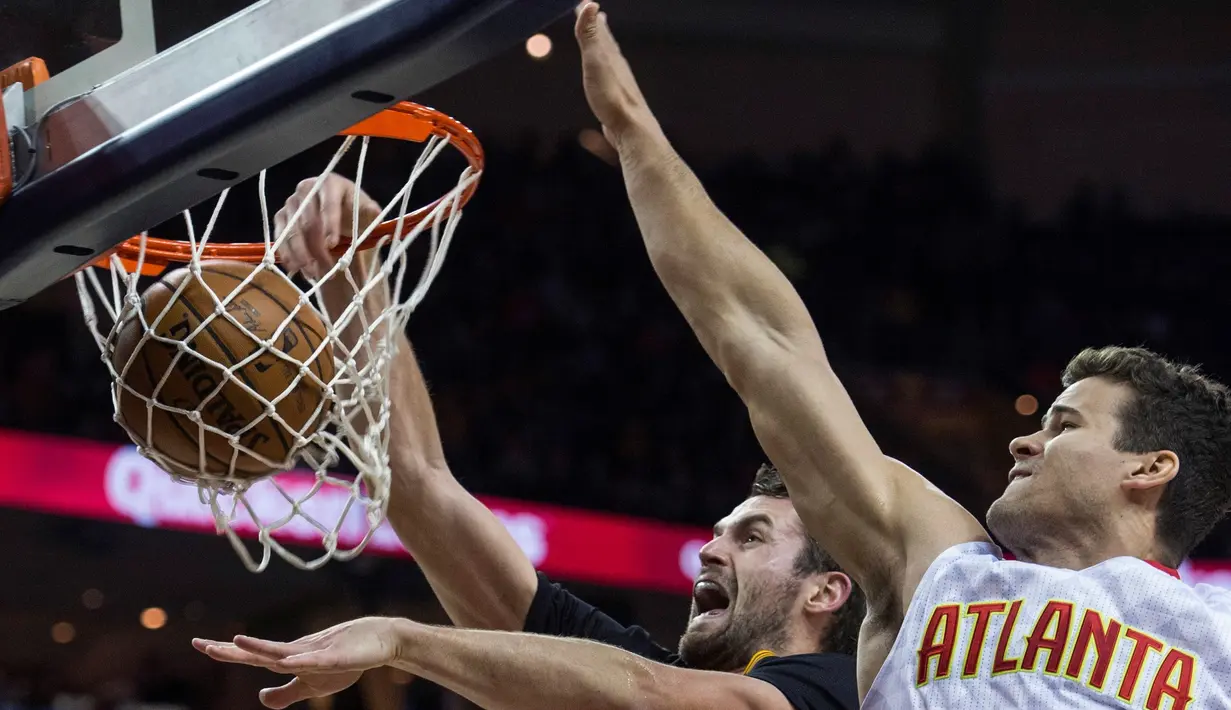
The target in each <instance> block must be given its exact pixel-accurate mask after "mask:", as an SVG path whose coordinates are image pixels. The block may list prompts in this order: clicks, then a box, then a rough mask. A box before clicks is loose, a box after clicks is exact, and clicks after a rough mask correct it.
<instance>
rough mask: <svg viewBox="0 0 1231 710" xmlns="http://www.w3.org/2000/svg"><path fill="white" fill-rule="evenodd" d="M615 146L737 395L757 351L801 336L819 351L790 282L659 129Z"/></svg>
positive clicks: (643, 217)
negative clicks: (770, 343)
mask: <svg viewBox="0 0 1231 710" xmlns="http://www.w3.org/2000/svg"><path fill="white" fill-rule="evenodd" d="M616 144H617V147H618V150H619V154H620V162H621V166H622V168H623V172H624V179H625V185H626V187H627V189H628V195H629V199H630V201H631V203H632V206H633V211H634V213H635V214H636V217H637V223H638V226H639V227H640V229H641V234H642V237H643V238H644V240H645V246H646V251H647V252H648V253H649V256H650V260H651V262H652V263H653V265H654V269H655V271H656V272H657V273H658V275H659V278H660V279H661V280H662V282H663V285H664V286H665V287H666V289H667V291H668V293H669V294H670V295H671V297H672V299H673V300H674V301H675V303H676V304H677V306H678V307H679V308H680V310H681V312H682V313H683V314H684V317H685V318H686V319H687V320H688V322H689V324H690V325H691V326H692V328H693V330H694V331H696V333H697V336H698V338H700V340H701V343H702V345H703V346H705V348H706V350H707V352H709V354H710V356H711V357H712V358H713V359H714V360H715V362H716V364H717V365H718V366H719V367H720V368H721V369H722V370H723V371H724V373H725V374H727V376H728V378H733V384H737V389H739V387H738V382H739V381H740V380H741V379H743V378H742V377H741V375H743V374H745V373H744V370H745V368H746V367H747V366H748V365H749V364H750V363H749V362H748V361H749V359H750V358H751V355H750V352H751V348H752V347H755V346H760V345H763V344H764V343H765V341H766V340H772V341H773V342H776V343H778V344H781V345H785V346H789V345H790V344H791V342H790V341H791V339H793V338H797V337H799V338H806V339H807V340H808V341H809V344H810V345H816V346H819V341H818V340H817V336H816V331H815V328H814V327H813V325H812V320H811V318H810V317H809V315H808V313H807V310H806V308H805V307H804V304H803V302H802V301H801V300H800V298H799V296H798V295H797V294H796V293H795V290H794V289H793V288H792V287H791V284H790V282H789V281H788V280H787V279H786V277H785V276H784V275H783V274H782V272H781V271H780V270H779V269H778V268H777V267H776V266H775V265H774V264H773V262H772V261H770V259H769V258H768V257H766V256H765V254H764V253H762V252H761V250H760V249H758V248H757V247H756V245H754V244H753V243H752V242H751V241H749V240H748V238H747V237H745V236H744V234H743V233H742V232H740V230H739V229H738V228H737V227H736V226H735V225H734V224H732V223H731V221H730V220H728V219H727V218H726V216H725V215H724V214H723V213H722V212H721V211H720V210H719V209H718V207H717V206H716V205H715V204H714V203H713V201H712V200H711V199H710V198H709V196H708V195H707V194H706V192H705V189H704V187H703V186H702V185H701V183H700V181H699V180H698V179H697V177H696V175H694V174H693V172H692V171H691V170H690V169H689V168H688V166H687V165H685V164H684V162H683V160H682V159H681V158H680V157H679V156H678V155H677V154H676V152H675V151H674V149H672V147H671V146H670V144H669V143H668V142H667V139H666V137H665V136H664V135H663V134H662V132H661V131H660V130H659V129H658V128H657V126H655V125H644V124H641V125H634V126H632V127H630V128H628V129H626V130H625V131H624V132H623V133H622V134H621V135H620V137H619V139H618V140H617V141H616Z"/></svg>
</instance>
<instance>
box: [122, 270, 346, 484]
mask: <svg viewBox="0 0 1231 710" xmlns="http://www.w3.org/2000/svg"><path fill="white" fill-rule="evenodd" d="M255 268H257V267H256V266H254V265H252V264H247V263H243V262H235V261H203V262H201V277H200V279H197V278H195V277H193V276H192V273H191V272H190V271H189V270H188V269H187V268H182V269H177V270H175V271H172V272H170V273H168V274H167V275H166V276H164V277H163V278H162V279H161V280H160V281H159V282H158V283H155V284H154V285H153V286H151V287H150V288H149V289H147V290H146V291H145V293H144V294H142V296H141V302H142V309H143V311H144V313H145V322H146V323H149V324H153V323H154V319H155V318H157V317H158V315H159V313H162V311H163V309H164V308H166V306H167V303H168V301H170V300H171V298H172V296H173V295H174V294H175V290H176V288H178V287H179V284H180V283H181V282H183V281H184V280H186V279H188V280H189V283H188V285H187V286H186V287H185V288H184V290H183V292H181V293H180V295H179V297H178V298H176V299H175V301H174V303H172V305H171V307H170V308H169V309H168V310H167V312H166V314H165V315H163V317H162V318H161V320H159V322H158V323H157V325H156V326H155V325H152V327H151V330H152V331H153V333H154V334H156V335H159V336H162V337H165V338H170V339H172V340H176V341H183V340H184V339H185V338H187V337H188V336H189V335H190V334H191V333H192V332H193V331H194V330H195V329H196V328H197V327H198V326H199V325H200V324H201V322H202V321H203V320H205V319H209V316H210V315H211V314H213V313H214V309H215V304H214V298H213V297H212V296H211V295H210V294H209V293H208V292H207V291H206V289H209V291H213V292H214V294H216V295H217V297H218V300H222V299H225V298H226V297H227V296H229V295H230V294H231V292H233V291H235V289H236V288H237V287H238V286H239V285H240V283H241V282H242V281H243V280H244V279H245V278H247V277H248V275H249V274H251V273H252V271H253V269H255ZM298 302H299V291H298V290H297V289H296V288H295V287H294V286H293V285H291V284H290V283H288V282H287V281H286V280H285V279H283V278H282V277H281V276H280V275H279V274H276V273H273V272H271V271H269V270H268V269H261V270H260V271H259V272H258V273H257V275H256V277H255V278H254V279H253V280H252V281H251V282H250V283H249V284H248V285H247V286H245V287H244V289H243V291H242V292H240V293H239V294H238V295H237V296H236V297H235V298H234V299H232V300H231V301H230V302H229V303H228V304H227V306H226V309H227V312H228V313H229V314H230V315H232V316H233V317H234V318H235V320H236V321H238V322H239V323H240V324H242V325H243V328H238V327H236V326H235V325H234V324H232V323H231V322H230V321H229V320H227V319H226V318H223V317H221V316H214V317H213V318H212V319H209V324H208V325H206V327H205V328H203V329H202V330H201V332H200V333H199V334H197V335H196V337H194V338H192V340H191V341H190V342H189V343H188V346H189V347H190V348H191V349H192V350H194V351H196V352H197V353H199V354H200V355H202V356H204V358H205V360H208V361H212V362H217V363H223V364H224V365H225V366H230V365H233V364H235V363H237V362H240V361H242V360H244V359H245V358H247V357H249V356H250V355H252V353H253V352H254V351H256V350H258V349H260V348H261V346H260V344H259V343H258V341H257V340H256V338H260V339H261V340H266V339H269V338H270V337H271V336H272V335H273V333H274V331H275V330H276V329H277V327H278V326H279V325H280V324H281V323H282V321H284V320H286V317H287V314H288V313H290V312H291V310H292V309H294V308H295V305H296V304H297V303H298ZM325 332H326V330H325V325H324V323H322V322H321V318H320V315H319V314H318V313H317V312H316V310H315V309H313V308H311V307H309V306H307V305H304V306H301V307H300V308H299V310H298V311H296V312H295V317H294V318H293V320H292V321H291V323H290V324H288V325H287V327H286V328H284V329H283V331H282V333H281V334H280V335H279V338H278V341H277V342H276V343H274V345H275V347H276V348H277V349H278V350H280V351H281V352H283V353H285V354H286V355H289V356H290V357H291V358H292V359H294V360H295V361H296V362H298V363H308V365H309V367H310V369H311V370H312V372H314V373H315V374H316V376H317V377H319V378H320V379H321V381H323V382H329V381H330V380H331V379H332V378H333V375H334V364H333V347H332V344H329V343H327V344H326V346H325V349H324V350H322V352H321V354H320V355H319V356H318V357H316V358H314V359H311V360H310V358H312V353H313V352H314V351H315V350H316V348H317V347H319V346H320V343H321V341H322V340H323V339H324V337H325ZM142 334H143V326H142V324H141V321H140V320H139V319H137V318H136V317H135V315H134V317H132V318H131V319H129V320H128V321H127V322H126V323H125V324H124V325H123V326H122V327H121V329H120V332H119V333H118V334H117V337H116V340H115V349H114V351H113V353H112V363H113V365H114V366H115V368H116V372H117V373H123V368H124V365H125V363H127V362H128V360H129V357H130V356H131V357H133V362H132V365H131V366H130V367H129V368H128V372H127V373H123V379H124V382H126V383H127V384H128V386H129V387H131V388H132V389H133V390H135V391H136V392H138V393H140V394H141V395H142V396H143V397H146V398H149V399H155V397H154V389H155V387H157V385H158V383H159V382H160V381H161V380H162V378H163V375H164V374H165V373H166V372H167V369H168V368H170V367H171V366H172V360H173V359H174V356H175V353H176V351H177V348H176V346H174V345H171V344H168V343H162V342H158V341H156V340H153V339H152V338H151V339H150V340H147V341H146V342H145V343H144V344H143V345H141V348H140V350H139V351H138V352H136V353H135V354H134V353H133V350H134V348H135V347H136V345H137V343H139V342H140V340H141V335H142ZM254 336H256V337H255V338H254ZM205 360H202V359H201V358H199V357H194V356H193V355H191V354H188V353H185V354H184V355H182V356H181V357H180V358H179V360H177V361H175V364H174V368H173V369H172V372H171V374H170V375H167V379H166V382H165V383H164V384H163V386H162V388H161V389H160V390H159V392H158V396H157V398H156V399H157V401H158V402H160V403H163V404H167V405H170V406H174V407H179V408H181V409H185V410H188V411H192V410H198V411H200V413H201V420H202V422H204V423H206V424H210V425H213V426H215V427H217V428H218V429H221V430H222V431H225V432H228V433H231V434H234V433H237V432H238V431H239V430H240V429H243V428H244V427H246V426H247V425H248V424H250V423H251V422H252V421H254V420H257V421H258V423H257V424H256V425H255V426H253V427H252V428H250V429H248V430H247V431H245V432H244V433H243V434H242V435H240V443H242V444H243V445H244V446H246V447H248V448H249V449H251V450H252V451H254V452H257V453H259V454H260V455H262V456H264V457H266V458H268V459H269V460H271V461H275V462H277V461H283V460H285V459H286V457H287V455H288V454H289V452H290V450H291V448H292V447H293V446H294V442H295V439H294V437H293V436H292V435H291V432H290V431H288V430H287V427H284V426H283V425H282V424H280V423H279V422H278V421H277V420H276V419H274V418H272V417H270V416H269V415H268V414H267V412H266V405H265V402H262V401H260V400H258V399H257V398H255V397H253V396H252V395H250V394H249V393H248V392H246V391H245V390H244V389H243V388H242V387H241V386H240V385H239V384H238V383H236V382H235V381H233V380H230V381H227V382H226V384H224V385H223V386H222V388H221V389H218V384H219V383H220V382H222V381H223V380H224V379H225V378H226V373H225V372H224V370H223V368H222V367H219V366H217V365H214V364H211V363H210V362H206V361H205ZM297 374H298V367H297V366H296V365H295V364H292V363H290V362H288V361H286V360H284V359H282V358H280V357H278V356H277V355H275V354H273V353H272V352H269V351H266V352H263V353H262V354H261V355H259V356H258V357H257V358H256V359H254V360H252V361H251V362H249V363H247V364H246V365H244V366H243V367H241V368H240V369H238V370H236V371H235V377H236V378H237V379H239V380H240V381H242V382H243V383H244V384H246V385H247V386H248V387H250V388H252V390H253V391H255V392H257V393H258V394H259V395H261V397H263V398H264V399H265V401H267V402H268V401H273V400H274V399H275V398H276V397H278V396H279V395H281V394H282V393H283V392H285V391H286V390H287V389H288V388H289V387H290V386H291V383H292V382H293V381H294V379H295V376H296V375H297ZM215 390H217V392H216V393H215ZM324 394H325V393H324V390H323V388H322V387H321V386H320V385H318V384H317V383H316V382H315V381H313V380H312V379H310V378H308V377H306V376H305V377H304V378H303V379H301V380H300V381H299V383H298V384H296V385H295V386H294V387H293V388H292V391H291V392H290V394H288V395H287V396H286V397H284V398H283V399H281V400H280V401H279V402H278V403H277V405H276V411H277V412H278V415H279V416H280V417H281V418H282V420H283V421H285V422H286V424H287V425H288V426H289V427H290V428H292V429H293V430H295V431H298V432H301V433H302V434H303V435H304V436H311V435H312V434H313V433H314V432H315V431H316V429H317V428H318V427H319V426H320V423H321V421H322V420H323V419H324V418H325V414H326V413H327V412H328V408H329V403H328V402H326V404H325V406H324V407H321V409H320V414H319V415H318V414H317V408H318V406H319V405H320V403H321V399H322V398H323V397H324ZM118 412H119V416H120V418H121V420H122V421H123V423H124V424H125V425H127V427H128V428H129V430H130V431H131V432H132V433H133V434H134V435H135V436H136V438H137V443H139V444H141V445H143V446H145V447H147V448H150V449H153V450H155V451H157V452H159V453H160V454H162V455H163V456H164V457H165V458H167V459H170V462H169V463H171V464H172V465H171V468H172V472H173V473H176V474H179V475H183V476H186V477H194V476H196V475H198V469H199V468H200V464H199V462H200V460H201V454H202V453H204V471H205V473H208V474H211V475H215V476H223V475H228V472H229V471H230V463H231V457H232V455H235V457H236V458H235V470H234V472H233V473H232V474H230V475H232V476H234V477H237V478H256V477H260V476H264V475H267V474H269V473H273V472H275V470H276V469H274V468H272V467H270V466H269V465H267V464H266V463H264V462H262V461H261V460H260V459H257V458H256V457H254V456H251V455H249V454H247V453H244V452H242V451H239V452H238V453H237V454H236V453H235V449H234V447H232V446H231V443H230V442H229V441H228V439H227V438H226V437H223V436H221V435H219V434H216V433H214V432H211V431H208V430H204V431H203V430H202V428H201V427H199V426H198V425H197V424H196V423H194V422H193V421H192V420H191V419H189V418H188V417H187V416H185V415H183V414H179V413H177V412H170V411H167V410H165V409H160V408H158V407H154V408H153V410H152V411H151V412H149V414H147V406H146V403H145V400H143V399H142V398H141V397H138V396H135V395H133V394H132V393H131V392H129V391H128V390H126V389H124V388H120V392H119V407H118ZM314 415H316V416H314ZM147 421H148V424H149V425H150V426H149V428H148V429H147ZM202 435H203V436H202Z"/></svg>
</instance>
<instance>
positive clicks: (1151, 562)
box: [1144, 560, 1180, 579]
mask: <svg viewBox="0 0 1231 710" xmlns="http://www.w3.org/2000/svg"><path fill="white" fill-rule="evenodd" d="M1144 562H1145V563H1146V564H1147V565H1150V566H1151V567H1153V568H1154V569H1156V570H1158V571H1159V572H1166V573H1167V574H1169V575H1171V576H1172V577H1175V578H1176V579H1179V578H1180V571H1179V570H1176V569H1172V568H1170V567H1168V566H1167V565H1165V564H1163V563H1161V562H1155V561H1154V560H1144Z"/></svg>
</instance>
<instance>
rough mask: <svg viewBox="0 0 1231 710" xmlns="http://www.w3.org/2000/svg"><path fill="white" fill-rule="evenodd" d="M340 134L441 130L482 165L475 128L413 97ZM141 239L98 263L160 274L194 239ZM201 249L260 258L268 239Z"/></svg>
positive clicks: (420, 138)
mask: <svg viewBox="0 0 1231 710" xmlns="http://www.w3.org/2000/svg"><path fill="white" fill-rule="evenodd" d="M338 135H343V136H359V137H363V136H368V137H372V138H392V139H396V140H404V141H412V142H415V143H422V142H424V141H426V140H427V139H428V138H430V137H431V136H433V135H435V136H440V137H441V138H444V139H446V140H448V141H449V143H450V145H452V146H453V147H454V148H456V149H457V150H459V151H461V153H462V154H463V155H465V156H466V161H467V162H468V163H469V164H470V168H471V169H472V170H474V171H475V172H476V173H481V172H482V170H483V164H484V155H483V146H482V145H481V144H480V143H479V140H478V138H476V137H475V135H474V132H473V131H471V130H470V129H469V128H467V127H466V126H464V125H463V124H462V123H461V122H460V121H458V120H457V119H455V118H452V117H451V116H446V115H445V114H443V113H441V112H440V111H437V110H436V109H434V108H428V107H427V106H421V105H419V104H416V103H411V102H410V101H402V102H400V103H398V104H396V105H394V106H392V107H390V108H387V109H385V110H384V111H381V112H380V113H378V114H376V115H374V116H371V117H370V118H367V119H364V120H363V121H360V122H359V123H356V124H355V125H353V126H351V127H350V128H348V129H346V130H344V131H342V132H341V133H340V134H338ZM478 186H479V182H478V180H475V181H474V182H471V183H470V185H469V186H467V187H466V189H465V190H464V191H463V192H462V194H461V198H460V200H459V201H458V203H457V208H458V209H461V208H462V207H464V206H465V205H466V203H467V202H469V201H470V198H471V197H472V196H473V195H474V191H475V190H476V189H477V188H478ZM445 197H447V195H446V196H442V197H440V198H438V199H436V200H435V201H434V202H432V203H431V204H429V205H425V206H424V207H420V208H419V209H417V210H415V211H414V212H409V213H407V214H406V216H405V217H403V218H401V219H400V220H399V219H398V218H396V217H395V218H394V219H391V220H388V221H386V222H382V223H381V224H380V225H379V226H377V227H376V229H375V230H374V231H373V233H372V234H373V235H374V236H376V237H383V236H386V235H389V234H393V233H394V232H395V231H397V229H398V223H399V222H401V225H402V230H403V232H406V231H409V230H411V229H413V228H414V227H415V226H417V225H418V224H419V223H421V222H423V221H424V220H425V219H427V218H428V215H430V214H431V213H432V211H433V210H435V209H436V208H437V206H439V205H440V203H441V202H442V201H443V200H444V199H445ZM453 209H454V208H453V206H452V205H450V206H447V207H446V208H445V209H444V211H443V212H442V213H441V215H440V218H447V217H448V216H449V215H450V214H451V213H452V211H453ZM141 240H142V238H141V237H140V236H139V235H138V236H135V237H130V238H128V239H126V240H124V241H123V242H122V243H120V244H119V245H118V246H116V247H115V248H114V249H112V250H110V251H108V252H107V253H106V254H104V255H102V256H101V257H100V258H99V259H97V260H96V261H94V262H93V263H94V266H99V267H102V268H110V266H111V262H110V260H111V256H112V255H113V254H114V255H116V256H119V258H120V261H121V262H122V263H123V264H124V266H125V269H126V270H127V271H128V272H129V273H131V272H132V271H133V269H135V268H136V267H137V264H138V263H139V262H140V263H141V265H142V269H141V273H142V274H144V275H149V276H156V275H158V274H160V273H162V271H163V269H165V268H166V266H167V265H168V264H171V263H188V262H189V261H191V260H192V253H193V252H192V245H191V244H190V243H189V242H186V241H182V240H179V239H160V238H156V237H146V238H145V256H144V258H142V257H141ZM377 241H378V239H369V240H368V243H367V245H365V246H363V247H361V248H363V249H370V248H371V247H373V246H375V245H376V242H377ZM349 246H350V240H349V239H342V240H340V241H339V243H338V246H337V247H335V248H334V250H333V253H334V254H335V255H340V254H343V253H345V251H346V250H347V248H348V247H349ZM200 254H201V258H205V259H229V260H232V261H246V262H250V263H256V262H260V261H262V260H263V259H264V258H265V243H264V242H240V243H221V244H213V243H211V244H207V245H205V247H204V248H201V249H200Z"/></svg>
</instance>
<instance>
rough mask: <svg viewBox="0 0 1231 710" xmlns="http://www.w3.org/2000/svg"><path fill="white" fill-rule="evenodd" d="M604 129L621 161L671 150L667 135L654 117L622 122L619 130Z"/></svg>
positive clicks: (607, 127)
mask: <svg viewBox="0 0 1231 710" xmlns="http://www.w3.org/2000/svg"><path fill="white" fill-rule="evenodd" d="M604 128H605V129H606V133H607V138H608V140H610V141H611V144H612V147H614V148H615V149H616V152H618V153H619V154H620V159H621V161H623V160H626V159H628V158H633V157H639V156H643V155H653V154H655V153H662V152H664V151H667V152H669V151H670V150H671V144H670V143H669V142H668V141H667V136H666V134H665V133H663V130H662V127H661V126H659V125H658V121H657V120H655V119H654V117H653V116H649V117H646V118H641V119H631V120H628V121H622V122H621V123H620V124H619V127H618V128H613V127H611V126H604Z"/></svg>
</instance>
